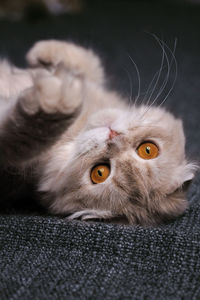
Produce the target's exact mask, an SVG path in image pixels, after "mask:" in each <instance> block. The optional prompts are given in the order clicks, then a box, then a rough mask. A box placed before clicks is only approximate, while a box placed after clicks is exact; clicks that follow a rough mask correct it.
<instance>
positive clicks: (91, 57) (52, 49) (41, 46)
mask: <svg viewBox="0 0 200 300" xmlns="http://www.w3.org/2000/svg"><path fill="white" fill-rule="evenodd" d="M26 58H27V61H28V63H29V64H30V65H31V66H39V65H43V66H47V67H48V66H50V67H51V66H56V65H58V64H59V63H63V64H64V66H65V67H66V68H67V69H68V70H69V71H71V72H73V73H74V74H76V75H79V76H82V77H84V78H87V79H89V80H91V81H94V82H96V83H98V84H103V83H104V71H103V68H102V65H101V62H100V59H99V57H98V56H97V55H95V54H94V52H93V51H92V50H90V49H85V48H83V47H80V46H77V45H75V44H73V43H70V42H64V41H55V40H49V41H40V42H37V43H36V44H35V45H34V46H33V47H32V48H31V49H30V51H29V52H28V53H27V56H26Z"/></svg>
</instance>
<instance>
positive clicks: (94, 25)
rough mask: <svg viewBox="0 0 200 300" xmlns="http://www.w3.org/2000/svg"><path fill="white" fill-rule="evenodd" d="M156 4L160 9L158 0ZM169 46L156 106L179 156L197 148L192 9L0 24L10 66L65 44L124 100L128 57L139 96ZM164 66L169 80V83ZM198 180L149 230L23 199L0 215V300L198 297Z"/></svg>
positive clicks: (199, 107)
mask: <svg viewBox="0 0 200 300" xmlns="http://www.w3.org/2000/svg"><path fill="white" fill-rule="evenodd" d="M159 3H160V4H159ZM146 32H150V33H156V34H157V35H158V36H159V37H161V38H163V39H164V40H165V41H166V42H167V44H168V45H169V46H170V47H171V48H173V43H174V39H175V38H177V39H178V44H177V49H176V58H177V62H178V78H177V82H176V84H175V87H174V89H173V92H172V93H171V95H170V96H169V97H168V100H167V101H166V103H165V106H166V107H167V108H168V109H169V110H170V111H172V112H173V113H174V114H175V115H177V116H179V117H181V118H182V119H183V120H184V127H185V132H186V136H187V153H188V156H189V157H191V158H193V159H196V160H198V158H199V153H200V152H199V151H200V6H198V5H191V6H188V5H181V4H179V5H172V4H170V5H169V4H167V2H165V4H164V2H159V1H158V2H152V1H151V2H143V1H138V2H133V1H99V2H97V1H90V3H89V5H88V7H87V8H86V10H85V12H84V13H83V14H81V15H76V16H70V15H65V16H62V17H58V18H55V17H48V18H46V17H45V18H38V19H29V20H24V21H20V22H16V23H12V22H9V21H1V22H0V53H1V54H2V55H6V56H7V57H9V58H10V59H11V60H12V61H13V62H15V63H16V64H17V65H19V66H24V65H25V62H24V55H25V52H26V51H27V50H28V48H29V47H30V46H31V45H32V44H33V42H34V41H36V40H39V39H49V38H57V39H71V40H73V41H77V42H79V43H81V44H82V45H86V46H91V47H93V48H94V49H96V50H97V51H98V53H99V54H100V55H101V56H102V58H103V60H104V64H105V66H106V70H107V72H108V76H109V81H110V85H111V86H112V87H115V88H117V89H118V90H120V91H121V92H122V93H124V94H125V95H127V96H129V91H130V82H129V78H128V76H127V72H126V70H128V73H129V74H130V76H131V78H132V86H133V95H136V94H137V77H136V72H135V70H134V67H133V65H132V64H131V63H130V60H129V58H128V55H127V53H128V54H130V55H131V57H132V58H133V59H134V60H135V61H136V63H137V65H138V68H139V70H140V72H141V80H142V89H143V90H145V89H146V88H147V86H148V83H149V82H150V81H151V79H152V77H153V74H154V73H155V72H156V71H157V69H158V68H159V64H160V61H161V49H160V48H159V46H158V44H157V43H156V41H155V40H154V39H153V38H152V36H151V35H149V34H148V33H146ZM173 76H174V71H173V70H172V73H171V76H170V80H171V82H172V81H173ZM199 183H200V177H199V176H198V175H197V176H196V178H195V180H194V181H193V183H192V185H191V187H190V189H189V192H188V200H189V203H190V207H189V209H188V210H187V211H186V213H185V214H184V215H183V216H182V217H180V218H178V219H176V220H174V221H172V222H170V223H168V224H165V225H161V226H158V227H155V228H141V227H140V226H125V225H112V224H103V223H90V224H88V223H83V222H79V221H74V222H66V221H65V220H64V219H63V218H62V217H55V216H50V215H47V214H46V213H45V212H44V211H41V210H40V208H39V207H37V206H34V205H33V204H31V201H32V200H30V199H25V201H23V203H22V204H21V206H20V205H15V206H14V207H13V208H12V209H11V208H10V209H7V210H1V212H0V299H2V300H4V299H20V300H22V299H24V300H29V299H48V300H50V299H59V300H60V299H173V300H174V299H200V185H199Z"/></svg>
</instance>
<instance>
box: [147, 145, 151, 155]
mask: <svg viewBox="0 0 200 300" xmlns="http://www.w3.org/2000/svg"><path fill="white" fill-rule="evenodd" d="M150 151H151V148H150V147H149V146H148V147H146V153H147V154H150Z"/></svg>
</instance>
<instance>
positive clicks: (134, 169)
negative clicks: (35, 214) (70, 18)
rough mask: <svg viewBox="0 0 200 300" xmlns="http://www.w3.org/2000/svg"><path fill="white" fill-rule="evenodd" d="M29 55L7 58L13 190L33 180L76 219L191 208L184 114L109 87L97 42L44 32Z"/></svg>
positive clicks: (146, 217)
mask: <svg viewBox="0 0 200 300" xmlns="http://www.w3.org/2000/svg"><path fill="white" fill-rule="evenodd" d="M27 61H28V63H29V66H30V67H29V68H28V69H24V70H21V69H18V68H16V67H14V66H12V65H10V64H9V63H8V62H6V61H2V62H1V65H0V92H1V96H0V105H1V109H0V111H1V113H0V122H1V127H0V128H1V132H0V149H1V162H0V163H1V177H2V180H3V181H2V182H4V183H3V184H2V185H3V187H2V188H4V187H5V186H7V187H8V190H9V191H7V192H8V195H10V193H11V194H12V197H17V190H18V188H20V185H22V183H23V185H25V186H26V185H27V186H30V185H32V186H33V189H30V190H31V191H32V190H36V191H37V193H38V197H40V198H41V199H40V201H41V203H42V205H44V206H45V207H47V208H48V210H49V212H51V213H53V214H60V215H66V216H68V218H69V219H80V220H90V219H100V220H105V221H106V220H108V221H109V220H111V221H112V219H113V220H114V219H115V218H120V217H121V218H124V220H126V221H127V222H128V223H130V224H140V225H143V226H146V225H155V224H159V223H161V222H165V221H167V220H170V219H172V218H174V217H177V216H179V215H181V214H183V213H184V211H185V209H186V208H187V206H188V204H187V200H186V198H185V187H186V185H187V183H188V182H190V181H191V180H192V179H193V177H194V174H195V169H196V168H195V165H194V164H193V163H192V162H188V160H187V159H186V157H185V137H184V132H183V126H182V121H181V120H179V119H177V118H175V117H174V116H173V115H172V114H171V113H169V112H167V111H166V110H165V109H164V108H162V107H155V106H153V105H149V106H146V105H140V106H137V105H134V104H132V105H130V103H128V101H126V99H123V97H122V96H120V95H119V93H118V92H115V91H111V90H109V89H108V88H107V87H106V81H107V79H106V76H105V72H104V69H103V66H102V63H101V61H100V58H99V57H98V56H97V55H96V54H95V53H94V52H93V51H92V50H90V49H85V48H83V47H81V46H78V45H75V44H73V43H70V42H65V41H56V40H49V41H39V42H37V43H36V44H35V45H34V46H33V48H31V49H30V50H29V52H28V53H27ZM10 176H11V177H12V176H15V177H14V178H15V179H12V180H10V179H9V183H10V182H12V183H13V182H14V183H15V188H13V190H12V187H11V186H10V184H9V185H8V183H6V182H7V178H8V177H9V178H10ZM22 177H23V180H22V179H20V180H21V181H20V180H19V178H22ZM18 180H19V181H18ZM16 186H17V188H16ZM8 195H7V196H6V195H4V197H5V198H6V199H8V201H9V196H8Z"/></svg>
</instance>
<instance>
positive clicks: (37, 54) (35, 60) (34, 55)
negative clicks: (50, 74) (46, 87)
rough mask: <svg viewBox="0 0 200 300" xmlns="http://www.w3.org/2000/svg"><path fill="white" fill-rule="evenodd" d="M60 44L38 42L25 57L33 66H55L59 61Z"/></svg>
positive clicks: (51, 41)
mask: <svg viewBox="0 0 200 300" xmlns="http://www.w3.org/2000/svg"><path fill="white" fill-rule="evenodd" d="M60 48H61V45H60V42H57V41H53V40H50V41H39V42H36V43H35V44H34V46H33V47H32V48H31V49H30V50H29V52H28V53H27V55H26V59H27V61H28V63H29V64H30V65H31V66H33V67H36V66H40V65H43V66H47V67H49V66H51V65H53V66H55V65H56V64H58V63H59V62H60V60H61V58H60V53H59V52H60Z"/></svg>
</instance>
